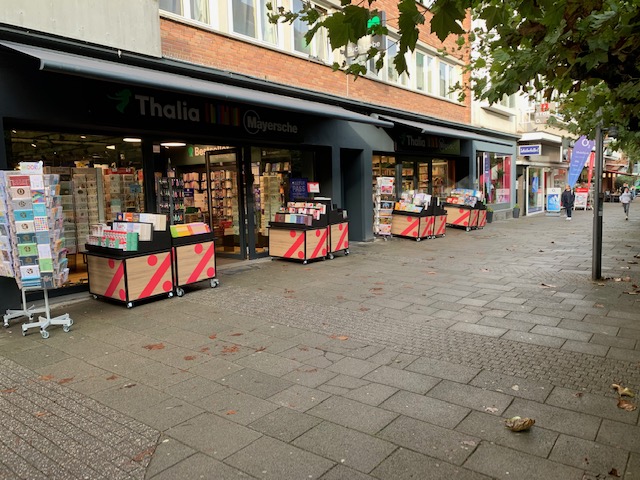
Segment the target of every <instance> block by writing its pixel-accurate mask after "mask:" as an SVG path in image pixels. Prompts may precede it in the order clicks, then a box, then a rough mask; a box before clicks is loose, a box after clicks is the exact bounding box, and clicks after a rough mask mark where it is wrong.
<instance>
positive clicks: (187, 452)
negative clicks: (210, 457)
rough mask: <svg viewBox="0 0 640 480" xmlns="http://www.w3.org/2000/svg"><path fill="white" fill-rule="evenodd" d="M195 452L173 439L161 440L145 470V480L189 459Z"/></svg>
mask: <svg viewBox="0 0 640 480" xmlns="http://www.w3.org/2000/svg"><path fill="white" fill-rule="evenodd" d="M194 453H196V451H195V450H194V449H193V448H191V447H188V446H186V445H185V444H184V443H181V442H178V441H177V440H175V439H173V438H166V437H164V438H161V439H160V441H159V442H158V446H157V447H156V449H155V451H154V452H153V456H152V457H151V462H149V467H148V468H147V472H146V478H152V477H153V476H154V475H156V474H157V473H160V472H162V471H164V470H166V469H167V468H169V467H171V466H173V465H175V464H176V463H178V462H180V461H182V460H184V459H185V458H187V457H190V456H191V455H193V454H194Z"/></svg>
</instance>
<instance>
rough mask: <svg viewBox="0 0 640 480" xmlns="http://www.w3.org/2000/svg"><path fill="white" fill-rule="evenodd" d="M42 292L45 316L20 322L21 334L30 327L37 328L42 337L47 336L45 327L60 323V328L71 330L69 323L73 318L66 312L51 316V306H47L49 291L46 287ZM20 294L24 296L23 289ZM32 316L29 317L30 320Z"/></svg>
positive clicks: (66, 330)
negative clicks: (27, 321) (36, 319)
mask: <svg viewBox="0 0 640 480" xmlns="http://www.w3.org/2000/svg"><path fill="white" fill-rule="evenodd" d="M43 292H44V310H43V311H44V312H45V313H46V314H47V316H46V317H38V321H37V322H32V323H23V324H22V335H23V336H24V335H26V334H27V330H29V329H30V328H39V329H40V335H42V338H49V332H47V328H49V326H50V325H62V330H64V331H65V332H68V331H69V330H71V325H73V320H72V319H71V317H69V314H68V313H65V314H63V315H59V316H57V317H53V318H51V308H50V307H49V292H48V291H47V289H46V288H44V289H43ZM22 295H23V296H24V289H23V290H22ZM31 318H32V317H29V319H30V320H31Z"/></svg>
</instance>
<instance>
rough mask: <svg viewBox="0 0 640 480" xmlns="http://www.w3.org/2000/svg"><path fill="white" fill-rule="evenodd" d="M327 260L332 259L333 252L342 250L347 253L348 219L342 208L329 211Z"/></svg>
mask: <svg viewBox="0 0 640 480" xmlns="http://www.w3.org/2000/svg"><path fill="white" fill-rule="evenodd" d="M327 247H328V251H327V253H328V255H327V257H328V258H329V260H333V258H334V256H333V254H334V253H336V252H340V251H342V252H344V254H345V255H349V220H348V219H347V217H346V212H345V211H343V210H332V211H330V212H329V237H328V241H327Z"/></svg>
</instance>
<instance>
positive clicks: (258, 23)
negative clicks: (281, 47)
mask: <svg viewBox="0 0 640 480" xmlns="http://www.w3.org/2000/svg"><path fill="white" fill-rule="evenodd" d="M268 3H272V2H271V0H231V11H232V23H233V31H234V32H235V33H239V34H240V35H246V36H247V37H251V38H255V39H257V40H262V41H263V42H267V43H270V44H273V45H276V44H277V43H278V34H277V33H278V29H277V26H276V25H274V24H273V23H271V22H269V19H268V17H267V14H268V10H267V4H268Z"/></svg>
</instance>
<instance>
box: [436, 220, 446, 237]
mask: <svg viewBox="0 0 640 480" xmlns="http://www.w3.org/2000/svg"><path fill="white" fill-rule="evenodd" d="M446 229H447V216H446V215H435V216H434V217H433V236H434V238H437V237H444V236H445V235H446Z"/></svg>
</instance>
